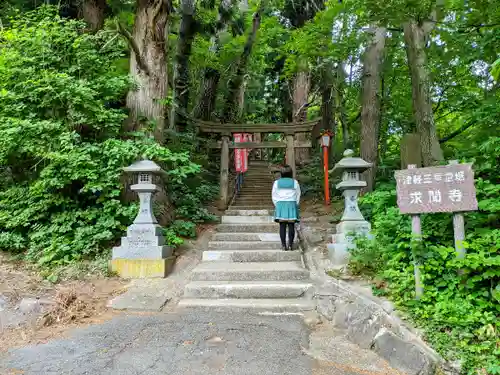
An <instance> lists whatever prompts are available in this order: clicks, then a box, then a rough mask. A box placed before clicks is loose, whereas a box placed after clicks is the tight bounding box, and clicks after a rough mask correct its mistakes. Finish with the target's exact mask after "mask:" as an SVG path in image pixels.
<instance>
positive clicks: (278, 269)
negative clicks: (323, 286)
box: [192, 262, 309, 281]
mask: <svg viewBox="0 0 500 375" xmlns="http://www.w3.org/2000/svg"><path fill="white" fill-rule="evenodd" d="M308 278H309V271H307V270H306V269H304V268H303V267H302V263H301V262H272V263H268V262H248V263H229V262H227V263H226V262H203V263H200V264H199V265H198V266H197V267H196V268H195V269H193V271H192V280H193V281H257V280H262V281H285V280H306V279H308Z"/></svg>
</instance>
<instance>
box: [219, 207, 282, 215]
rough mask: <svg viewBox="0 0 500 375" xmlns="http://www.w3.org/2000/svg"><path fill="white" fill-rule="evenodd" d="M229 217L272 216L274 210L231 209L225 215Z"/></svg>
mask: <svg viewBox="0 0 500 375" xmlns="http://www.w3.org/2000/svg"><path fill="white" fill-rule="evenodd" d="M224 214H225V215H227V216H271V215H272V214H273V212H272V210H238V209H234V210H233V209H230V210H227V211H226V212H225V213H224Z"/></svg>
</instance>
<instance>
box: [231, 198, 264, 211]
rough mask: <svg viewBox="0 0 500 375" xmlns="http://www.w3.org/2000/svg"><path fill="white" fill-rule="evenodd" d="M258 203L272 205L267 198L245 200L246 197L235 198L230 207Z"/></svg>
mask: <svg viewBox="0 0 500 375" xmlns="http://www.w3.org/2000/svg"><path fill="white" fill-rule="evenodd" d="M258 205H260V206H261V207H263V206H266V207H270V206H272V205H273V203H272V201H270V200H269V201H268V200H262V199H252V200H246V199H236V200H235V201H234V202H233V204H232V205H231V207H237V209H239V207H246V206H258Z"/></svg>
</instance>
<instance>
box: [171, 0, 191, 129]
mask: <svg viewBox="0 0 500 375" xmlns="http://www.w3.org/2000/svg"><path fill="white" fill-rule="evenodd" d="M195 9H196V5H195V2H194V0H182V2H181V11H182V18H181V24H180V27H179V40H178V44H177V54H176V57H175V79H174V100H173V103H172V110H171V113H170V124H171V126H170V127H171V128H174V127H176V128H177V130H178V131H179V132H184V131H185V130H186V127H187V113H188V105H189V94H190V91H189V57H190V56H191V48H192V45H193V38H194V35H195V33H196V20H195V18H194V13H195Z"/></svg>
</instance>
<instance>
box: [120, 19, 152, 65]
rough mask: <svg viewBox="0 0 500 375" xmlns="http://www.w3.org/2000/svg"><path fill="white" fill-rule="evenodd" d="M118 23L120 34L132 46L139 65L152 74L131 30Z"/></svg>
mask: <svg viewBox="0 0 500 375" xmlns="http://www.w3.org/2000/svg"><path fill="white" fill-rule="evenodd" d="M116 25H117V27H118V32H119V33H120V35H122V36H123V37H125V39H127V42H128V44H129V45H130V48H132V51H133V52H134V55H135V59H136V61H137V65H138V66H139V68H141V70H142V71H143V72H144V73H146V75H149V74H150V72H149V67H148V65H147V64H146V62H145V61H144V60H143V59H142V56H141V52H140V51H139V46H138V45H137V43H136V41H135V40H134V38H133V37H132V35H131V34H130V32H129V31H128V30H127V29H126V28H125V27H124V26H123V25H122V24H121V23H120V22H118V21H117V22H116Z"/></svg>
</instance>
